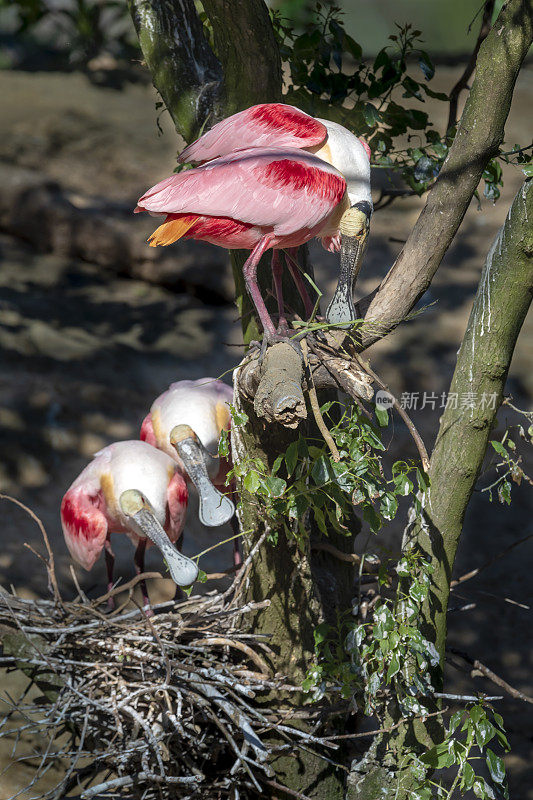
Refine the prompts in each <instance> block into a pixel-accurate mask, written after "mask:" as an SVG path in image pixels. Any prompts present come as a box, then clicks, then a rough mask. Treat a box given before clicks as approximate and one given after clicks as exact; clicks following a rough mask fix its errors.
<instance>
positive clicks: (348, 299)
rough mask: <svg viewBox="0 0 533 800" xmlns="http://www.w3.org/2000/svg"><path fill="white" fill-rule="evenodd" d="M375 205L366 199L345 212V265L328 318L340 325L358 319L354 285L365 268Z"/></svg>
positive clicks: (343, 217) (344, 326) (342, 234)
mask: <svg viewBox="0 0 533 800" xmlns="http://www.w3.org/2000/svg"><path fill="white" fill-rule="evenodd" d="M371 214H372V206H371V205H370V203H367V202H366V201H362V202H360V203H356V204H355V205H353V206H351V208H348V209H347V210H346V211H345V212H344V214H343V215H342V218H341V221H340V225H339V230H340V234H341V268H340V274H339V282H338V283H337V288H336V289H335V294H334V295H333V299H332V301H331V303H330V304H329V306H328V310H327V311H326V319H327V320H328V322H330V323H331V324H333V325H337V326H338V327H339V328H349V327H350V324H351V323H353V321H354V320H355V318H356V311H355V305H354V302H353V286H354V282H355V279H356V278H357V276H358V274H359V270H360V269H361V264H362V261H363V255H364V253H365V248H366V242H367V239H368V230H369V226H370V216H371Z"/></svg>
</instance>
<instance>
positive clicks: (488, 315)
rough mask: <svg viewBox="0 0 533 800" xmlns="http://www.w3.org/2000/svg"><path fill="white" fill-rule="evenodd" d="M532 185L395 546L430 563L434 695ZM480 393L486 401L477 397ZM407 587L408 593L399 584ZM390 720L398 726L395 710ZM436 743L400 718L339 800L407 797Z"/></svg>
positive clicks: (500, 249)
mask: <svg viewBox="0 0 533 800" xmlns="http://www.w3.org/2000/svg"><path fill="white" fill-rule="evenodd" d="M532 218H533V181H531V180H529V181H526V183H525V184H524V186H523V187H522V188H521V189H520V191H519V192H518V194H517V195H516V197H515V200H514V202H513V205H512V207H511V209H510V212H509V214H508V216H507V218H506V221H505V224H504V225H503V227H502V228H501V230H500V232H499V234H498V236H497V237H496V239H495V241H494V243H493V245H492V247H491V249H490V251H489V254H488V256H487V260H486V263H485V265H484V268H483V271H482V275H481V280H480V283H479V287H478V290H477V293H476V297H475V300H474V304H473V307H472V312H471V314H470V319H469V321H468V326H467V329H466V333H465V336H464V338H463V342H462V344H461V348H460V350H459V355H458V357H457V365H456V368H455V372H454V375H453V378H452V383H451V386H450V395H449V397H450V396H451V397H453V396H454V395H455V394H456V395H457V396H458V398H459V402H458V404H457V408H454V407H453V404H452V405H449V406H448V407H447V408H446V409H445V411H444V414H443V415H442V418H441V422H440V427H439V434H438V437H437V441H436V444H435V447H434V449H433V453H432V456H431V460H430V469H429V479H430V488H429V490H428V491H427V492H426V494H425V497H424V498H422V502H423V507H424V513H423V519H422V520H416V521H415V522H414V524H413V525H412V526H411V528H410V529H408V530H407V532H406V536H405V540H404V544H403V548H404V550H405V548H406V547H413V546H414V547H415V548H417V549H418V550H419V551H421V552H422V553H423V554H424V555H425V557H426V558H427V559H428V560H429V561H430V562H431V563H432V564H433V566H434V572H433V573H432V583H431V589H430V592H429V597H428V601H427V602H426V603H425V605H424V606H423V609H422V618H421V620H420V630H421V632H422V634H423V636H424V637H425V638H426V639H427V640H428V641H430V642H434V643H435V644H436V646H437V649H438V651H439V655H440V665H438V666H437V667H436V669H434V670H433V674H432V679H433V681H432V682H433V686H434V687H435V689H437V690H438V689H441V685H442V668H443V664H444V647H445V642H446V611H447V607H448V598H449V594H450V582H451V573H452V569H453V563H454V560H455V554H456V551H457V545H458V543H459V538H460V535H461V532H462V526H463V520H464V515H465V512H466V508H467V506H468V503H469V501H470V497H471V495H472V492H473V489H474V486H475V483H476V480H477V478H478V476H479V473H480V470H481V466H482V463H483V459H484V457H485V453H486V450H487V445H488V442H489V439H490V433H491V429H492V427H493V425H494V423H495V419H496V414H497V412H498V409H499V407H500V405H501V401H502V397H503V389H504V386H505V381H506V379H507V373H508V371H509V366H510V364H511V359H512V355H513V351H514V347H515V344H516V341H517V339H518V335H519V333H520V330H521V327H522V324H523V322H524V319H525V316H526V313H527V311H528V309H529V306H530V304H531V298H532V293H533V231H532V228H531V222H530V220H531V219H532ZM467 393H475V394H476V397H477V403H476V405H475V407H473V408H461V402H460V398H461V397H463V396H464V395H465V394H467ZM483 397H485V401H482V398H483ZM401 588H403V589H406V588H408V587H405V586H403V587H401ZM436 708H437V705H436V704H435V706H434V708H433V709H432V710H435V709H436ZM389 721H390V723H391V724H394V723H396V722H397V721H398V715H397V713H395V709H394V708H392V709H391V711H390V720H389ZM438 741H439V723H438V721H436V722H434V723H433V724H431V725H428V724H427V723H426V724H423V723H422V721H420V720H418V721H416V722H415V723H409V722H406V723H405V724H404V725H402V726H400V727H399V728H397V729H396V730H395V731H394V732H393V733H392V734H391V735H388V736H387V735H384V736H382V737H378V739H377V740H376V741H375V742H374V743H373V745H372V747H371V748H370V749H369V751H368V752H367V753H366V755H365V757H364V758H363V759H362V760H360V761H359V762H357V763H354V764H353V765H352V771H351V774H350V777H349V779H348V785H349V789H348V794H347V800H378V798H379V800H393V798H394V800H407V798H408V797H409V796H410V794H411V792H412V790H413V788H415V786H416V784H414V779H413V776H412V773H411V771H410V770H409V767H407V769H405V768H403V767H402V763H403V764H405V763H408V760H409V753H412V754H413V755H416V754H418V755H420V754H421V752H423V750H424V749H427V748H428V747H431V746H432V744H434V743H436V742H438Z"/></svg>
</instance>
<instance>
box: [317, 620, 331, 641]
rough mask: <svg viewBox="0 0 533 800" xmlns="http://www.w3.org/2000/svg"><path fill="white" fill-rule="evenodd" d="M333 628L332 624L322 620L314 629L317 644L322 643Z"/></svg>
mask: <svg viewBox="0 0 533 800" xmlns="http://www.w3.org/2000/svg"><path fill="white" fill-rule="evenodd" d="M330 630H331V626H330V625H329V624H328V623H327V622H321V623H320V625H317V627H316V628H315V630H314V631H313V636H314V639H315V645H319V644H322V642H325V641H326V639H327V638H328V633H329V632H330Z"/></svg>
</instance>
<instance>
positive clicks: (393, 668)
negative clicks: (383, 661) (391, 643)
mask: <svg viewBox="0 0 533 800" xmlns="http://www.w3.org/2000/svg"><path fill="white" fill-rule="evenodd" d="M399 671H400V664H399V662H398V658H397V657H396V656H395V655H394V656H393V657H392V658H391V662H390V664H389V668H388V670H387V677H386V682H387V683H390V682H391V680H392V679H393V678H394V676H395V675H396V673H398V672H399Z"/></svg>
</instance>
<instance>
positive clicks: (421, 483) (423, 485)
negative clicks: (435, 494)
mask: <svg viewBox="0 0 533 800" xmlns="http://www.w3.org/2000/svg"><path fill="white" fill-rule="evenodd" d="M416 479H417V481H418V488H419V489H420V491H421V492H425V491H427V490H428V489H429V478H428V475H427V473H426V472H424V470H423V469H420V468H419V467H417V468H416Z"/></svg>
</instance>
